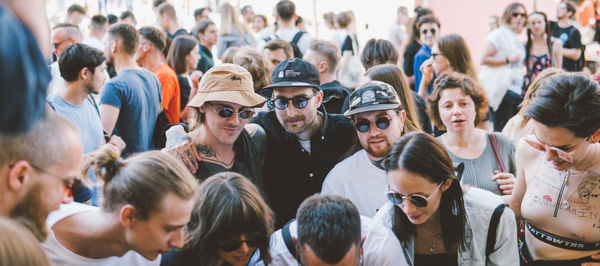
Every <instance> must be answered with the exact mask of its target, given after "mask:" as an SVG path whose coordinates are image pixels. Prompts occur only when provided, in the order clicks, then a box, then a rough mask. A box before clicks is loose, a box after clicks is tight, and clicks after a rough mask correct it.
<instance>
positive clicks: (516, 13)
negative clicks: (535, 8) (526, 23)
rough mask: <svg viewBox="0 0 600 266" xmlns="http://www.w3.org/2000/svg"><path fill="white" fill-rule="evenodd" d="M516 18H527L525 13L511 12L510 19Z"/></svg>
mask: <svg viewBox="0 0 600 266" xmlns="http://www.w3.org/2000/svg"><path fill="white" fill-rule="evenodd" d="M518 16H521V17H523V18H524V17H525V16H527V14H525V13H519V12H513V13H512V17H513V18H516V17H518Z"/></svg>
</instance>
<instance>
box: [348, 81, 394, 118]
mask: <svg viewBox="0 0 600 266" xmlns="http://www.w3.org/2000/svg"><path fill="white" fill-rule="evenodd" d="M400 106H401V105H400V98H398V94H397V93H396V90H394V87H392V86H391V85H390V84H387V83H385V82H381V81H375V80H374V81H369V82H367V83H365V84H363V85H361V86H360V87H358V88H357V89H356V90H355V91H354V92H352V94H350V107H349V108H348V111H346V112H345V113H344V115H353V114H358V113H364V112H370V111H385V110H394V109H396V108H398V107H400Z"/></svg>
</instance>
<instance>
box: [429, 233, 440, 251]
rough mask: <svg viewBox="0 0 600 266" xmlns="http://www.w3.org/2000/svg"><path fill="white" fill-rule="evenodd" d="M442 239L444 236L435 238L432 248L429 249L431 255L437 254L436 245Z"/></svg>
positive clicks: (437, 235)
mask: <svg viewBox="0 0 600 266" xmlns="http://www.w3.org/2000/svg"><path fill="white" fill-rule="evenodd" d="M440 239H442V234H435V237H434V238H433V243H432V244H431V247H430V248H429V252H431V254H434V253H435V245H436V244H437V242H438V240H440Z"/></svg>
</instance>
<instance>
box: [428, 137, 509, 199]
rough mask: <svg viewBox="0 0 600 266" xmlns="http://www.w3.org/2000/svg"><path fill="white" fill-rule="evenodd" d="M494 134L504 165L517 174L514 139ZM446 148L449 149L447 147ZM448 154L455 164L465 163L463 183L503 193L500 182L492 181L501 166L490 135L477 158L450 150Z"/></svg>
mask: <svg viewBox="0 0 600 266" xmlns="http://www.w3.org/2000/svg"><path fill="white" fill-rule="evenodd" d="M494 135H495V136H496V140H497V142H498V149H500V154H501V156H502V159H503V160H504V165H505V166H506V168H507V170H508V172H510V173H511V174H513V175H516V172H517V167H516V165H515V147H514V146H513V144H512V141H511V140H510V139H509V138H507V137H505V136H504V135H502V134H498V133H494ZM437 139H438V140H439V141H440V142H441V143H442V144H443V145H444V147H446V143H444V140H443V139H442V137H441V136H439V137H437ZM446 150H448V148H447V147H446ZM448 154H449V155H450V158H451V159H452V162H453V163H454V165H458V164H459V163H464V165H465V170H464V172H463V175H462V178H461V180H460V183H461V184H470V185H473V186H475V187H478V188H481V189H485V190H487V191H491V192H493V193H495V194H498V195H502V191H501V190H500V188H499V187H498V183H496V182H495V181H492V177H493V176H494V170H499V169H500V167H498V162H497V161H496V154H495V153H494V148H493V147H492V143H491V142H490V139H489V137H488V138H487V140H486V146H485V149H484V150H483V153H481V155H480V156H479V157H477V158H475V159H464V158H460V157H458V156H456V155H455V154H454V153H452V152H451V151H449V150H448Z"/></svg>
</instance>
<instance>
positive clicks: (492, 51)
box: [479, 2, 527, 131]
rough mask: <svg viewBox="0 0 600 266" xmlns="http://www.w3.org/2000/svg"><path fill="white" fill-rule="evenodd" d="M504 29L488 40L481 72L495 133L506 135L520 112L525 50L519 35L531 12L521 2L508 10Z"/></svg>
mask: <svg viewBox="0 0 600 266" xmlns="http://www.w3.org/2000/svg"><path fill="white" fill-rule="evenodd" d="M501 22H502V26H500V27H499V28H497V29H495V30H493V31H492V32H490V33H489V34H488V36H487V38H486V41H487V42H486V46H485V48H484V54H483V58H482V60H481V64H482V65H483V67H482V68H481V71H480V72H479V77H480V78H479V80H480V81H481V83H482V84H483V86H484V89H485V90H486V92H487V94H488V96H489V99H490V107H492V109H493V111H494V113H493V120H494V130H495V131H502V128H504V125H505V124H506V122H508V119H510V118H511V117H512V116H513V115H514V114H516V113H517V111H518V105H519V104H520V103H521V91H522V86H523V76H524V74H525V73H524V71H523V58H525V46H524V45H523V43H522V42H521V40H520V39H519V34H521V32H522V31H523V29H524V28H525V24H526V23H527V9H525V6H524V5H523V4H521V3H519V2H515V3H512V4H510V5H508V6H507V7H506V9H505V10H504V13H503V14H502V21H501Z"/></svg>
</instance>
